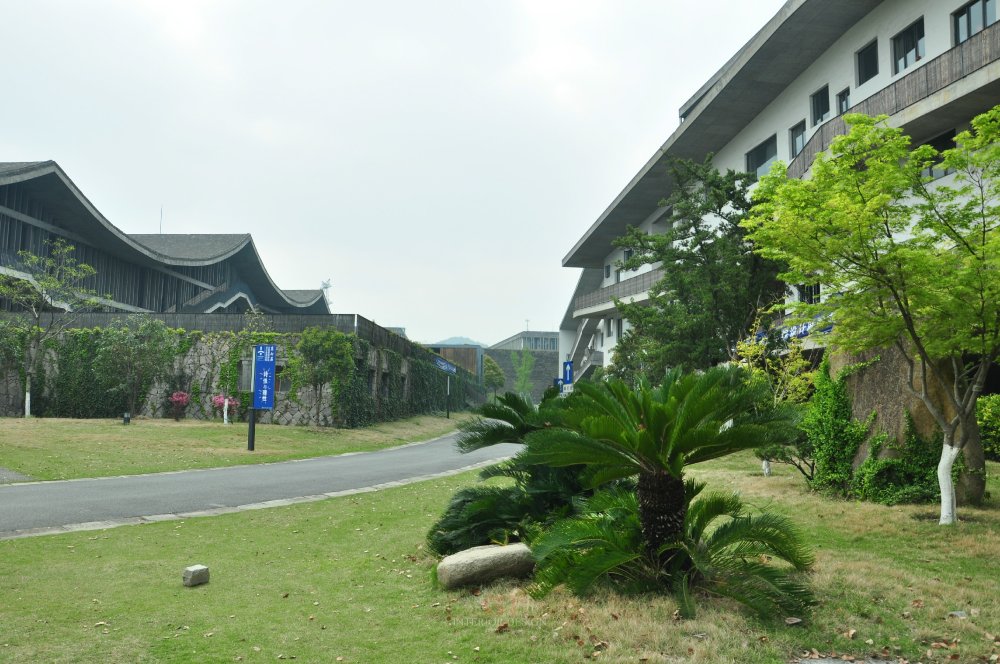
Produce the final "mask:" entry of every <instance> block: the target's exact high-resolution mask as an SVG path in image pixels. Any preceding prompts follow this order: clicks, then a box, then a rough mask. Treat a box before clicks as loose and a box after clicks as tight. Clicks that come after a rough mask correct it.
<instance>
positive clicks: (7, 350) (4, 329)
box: [0, 320, 24, 373]
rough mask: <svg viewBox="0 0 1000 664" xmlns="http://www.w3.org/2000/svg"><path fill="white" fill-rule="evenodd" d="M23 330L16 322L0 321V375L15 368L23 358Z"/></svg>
mask: <svg viewBox="0 0 1000 664" xmlns="http://www.w3.org/2000/svg"><path fill="white" fill-rule="evenodd" d="M23 345H24V329H23V327H22V326H21V325H19V324H18V321H16V320H13V321H11V320H0V373H2V372H5V371H8V370H9V369H12V368H14V367H15V366H17V362H18V360H19V359H20V358H21V357H22V356H23V353H24V350H23Z"/></svg>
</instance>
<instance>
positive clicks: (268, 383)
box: [253, 344, 278, 409]
mask: <svg viewBox="0 0 1000 664" xmlns="http://www.w3.org/2000/svg"><path fill="white" fill-rule="evenodd" d="M277 354H278V347H277V346H275V345H274V344H258V345H256V346H254V349H253V407H254V408H255V409H270V408H274V390H275V386H276V382H275V376H274V372H275V366H274V360H275V357H276V356H277Z"/></svg>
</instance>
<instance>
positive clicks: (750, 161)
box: [747, 135, 778, 177]
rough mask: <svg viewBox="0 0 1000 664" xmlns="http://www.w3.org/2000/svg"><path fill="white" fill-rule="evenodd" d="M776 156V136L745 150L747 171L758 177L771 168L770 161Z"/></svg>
mask: <svg viewBox="0 0 1000 664" xmlns="http://www.w3.org/2000/svg"><path fill="white" fill-rule="evenodd" d="M777 156H778V136H777V135H774V136H772V137H771V138H769V139H767V140H766V141H764V142H763V143H761V144H760V145H758V146H757V147H755V148H754V149H753V150H750V152H747V173H753V174H754V175H756V176H757V177H760V176H761V175H763V174H764V173H767V171H768V169H769V168H771V162H773V161H774V160H775V158H776V157H777Z"/></svg>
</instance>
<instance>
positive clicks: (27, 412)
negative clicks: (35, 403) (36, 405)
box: [24, 387, 31, 417]
mask: <svg viewBox="0 0 1000 664" xmlns="http://www.w3.org/2000/svg"><path fill="white" fill-rule="evenodd" d="M24 416H25V417H31V388H30V387H29V388H28V389H27V390H25V392H24Z"/></svg>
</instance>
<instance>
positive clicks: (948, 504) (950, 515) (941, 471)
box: [937, 437, 962, 526]
mask: <svg viewBox="0 0 1000 664" xmlns="http://www.w3.org/2000/svg"><path fill="white" fill-rule="evenodd" d="M949 442H951V441H950V440H949V439H948V437H945V444H944V445H942V446H941V460H940V461H939V462H938V467H937V477H938V486H939V487H940V489H941V520H940V521H938V523H939V524H940V525H942V526H950V525H953V524H954V523H955V521H956V519H957V517H956V515H955V503H956V501H955V483H954V482H952V479H951V469H952V467H953V466H954V465H955V459H957V458H958V455H959V454H961V453H962V450H960V449H959V448H957V447H952V446H951V445H949V444H948V443H949Z"/></svg>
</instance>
